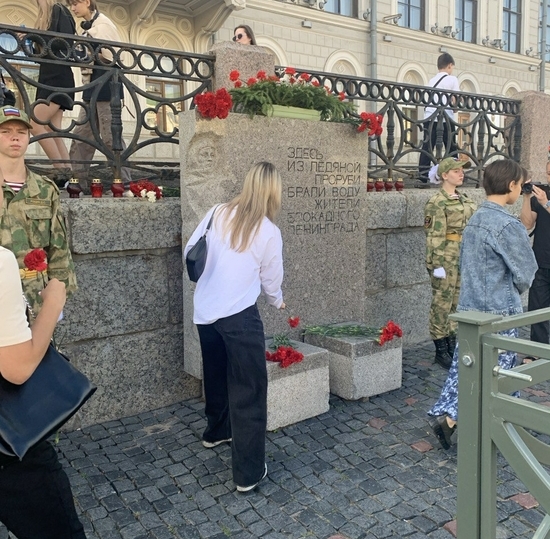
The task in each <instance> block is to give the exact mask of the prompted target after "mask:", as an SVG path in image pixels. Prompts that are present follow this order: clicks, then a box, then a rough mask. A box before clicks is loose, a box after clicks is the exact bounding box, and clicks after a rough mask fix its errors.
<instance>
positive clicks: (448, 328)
mask: <svg viewBox="0 0 550 539" xmlns="http://www.w3.org/2000/svg"><path fill="white" fill-rule="evenodd" d="M469 166H470V163H469V162H468V161H457V160H456V159H454V158H452V157H447V158H445V159H443V160H442V161H441V163H439V165H438V168H437V177H438V180H437V181H438V182H442V184H441V189H440V190H439V191H438V193H437V194H435V195H434V196H433V197H432V198H430V200H429V201H428V202H427V203H426V206H425V209H424V229H425V230H426V233H427V240H426V267H427V268H428V272H429V273H430V278H431V283H432V306H431V308H430V322H429V323H430V335H431V337H432V339H433V341H434V344H435V349H436V354H435V362H436V363H438V364H439V365H441V366H442V367H444V368H445V369H449V368H450V367H451V362H452V355H453V353H454V349H455V345H456V323H454V322H451V321H450V320H449V315H450V314H452V313H454V312H455V311H456V305H457V303H458V293H459V290H460V275H459V257H460V242H461V240H462V231H463V230H464V227H465V226H466V223H468V221H469V219H470V217H471V216H472V214H473V213H474V211H475V210H476V204H475V203H474V202H473V201H472V200H470V199H469V198H468V197H467V196H466V195H465V194H463V193H459V192H458V191H457V190H456V188H457V187H459V186H460V185H462V183H463V181H464V168H468V167H469Z"/></svg>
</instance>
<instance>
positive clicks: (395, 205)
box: [365, 191, 407, 230]
mask: <svg viewBox="0 0 550 539" xmlns="http://www.w3.org/2000/svg"><path fill="white" fill-rule="evenodd" d="M365 207H366V215H367V219H366V227H367V229H368V230H372V229H379V228H402V227H404V226H405V225H406V211H407V197H406V194H404V193H403V192H394V191H388V192H386V191H384V192H381V193H375V192H371V193H365Z"/></svg>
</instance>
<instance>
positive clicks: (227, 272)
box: [184, 207, 283, 324]
mask: <svg viewBox="0 0 550 539" xmlns="http://www.w3.org/2000/svg"><path fill="white" fill-rule="evenodd" d="M221 209H222V208H221V207H220V208H218V210H217V211H216V216H215V217H214V222H213V223H212V227H211V228H210V231H209V232H208V235H207V236H206V242H207V245H208V256H207V257H206V266H205V268H204V272H203V274H202V275H201V278H200V279H199V281H198V282H197V288H196V289H195V295H194V299H193V303H194V314H193V322H194V323H195V324H212V323H214V322H215V321H216V320H219V319H220V318H226V317H228V316H231V315H233V314H237V313H240V312H241V311H243V310H244V309H247V308H248V307H250V306H252V305H254V304H255V303H256V300H257V299H258V296H259V295H260V293H261V292H263V293H264V294H265V296H266V298H267V302H268V303H269V304H270V305H274V306H275V307H277V308H279V307H280V306H281V304H282V303H283V292H282V290H281V284H282V282H283V240H282V238H281V231H280V230H279V229H278V228H277V226H276V225H274V224H273V223H272V222H271V221H270V220H269V219H268V218H267V217H264V220H263V221H262V223H261V224H260V227H259V229H258V231H257V233H256V236H255V237H254V239H253V241H252V243H251V244H250V246H249V248H248V249H247V250H246V251H244V252H242V253H238V252H237V251H235V250H233V249H231V247H230V243H229V234H228V235H227V237H225V238H224V237H223V229H222V227H223V223H222V222H221V220H220V219H219V217H218V216H219V213H218V212H221ZM213 211H214V208H211V209H210V210H209V211H208V213H207V214H206V216H205V218H204V219H203V220H202V221H201V223H200V224H199V226H198V227H197V228H196V230H195V231H194V232H193V234H192V236H191V238H190V239H189V241H188V242H187V245H186V246H185V250H184V254H185V255H187V252H188V251H189V249H191V247H193V245H195V243H197V241H198V240H199V238H200V237H201V236H202V235H203V234H204V232H205V231H206V227H207V225H208V221H209V220H210V216H211V215H212V212H213Z"/></svg>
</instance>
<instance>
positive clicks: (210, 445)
mask: <svg viewBox="0 0 550 539" xmlns="http://www.w3.org/2000/svg"><path fill="white" fill-rule="evenodd" d="M232 440H233V438H226V439H225V440H218V441H217V442H207V441H206V440H203V441H202V445H203V446H204V447H206V448H207V449H212V448H213V447H217V446H218V445H220V444H224V443H226V442H227V443H230V442H231V441H232Z"/></svg>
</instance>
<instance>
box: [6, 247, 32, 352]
mask: <svg viewBox="0 0 550 539" xmlns="http://www.w3.org/2000/svg"><path fill="white" fill-rule="evenodd" d="M25 312H26V311H25V300H24V299H23V289H22V287H21V279H20V277H19V267H18V265H17V260H16V259H15V256H14V254H13V253H12V252H11V251H8V250H7V249H4V247H0V346H12V345H14V344H20V343H22V342H26V341H30V340H31V338H32V335H31V329H30V328H29V324H28V323H27V317H26V316H25Z"/></svg>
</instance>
